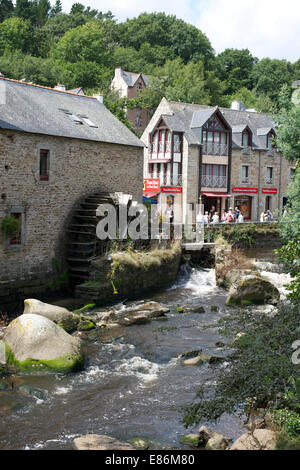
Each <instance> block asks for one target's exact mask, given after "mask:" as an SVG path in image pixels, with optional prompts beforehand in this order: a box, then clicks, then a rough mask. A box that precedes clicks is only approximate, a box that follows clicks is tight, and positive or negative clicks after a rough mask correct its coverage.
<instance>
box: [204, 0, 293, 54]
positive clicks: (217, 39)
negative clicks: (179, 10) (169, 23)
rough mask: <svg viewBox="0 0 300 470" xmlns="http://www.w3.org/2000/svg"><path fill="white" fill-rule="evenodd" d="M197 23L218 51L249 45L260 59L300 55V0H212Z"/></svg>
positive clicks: (247, 46) (242, 47)
mask: <svg viewBox="0 0 300 470" xmlns="http://www.w3.org/2000/svg"><path fill="white" fill-rule="evenodd" d="M201 4H202V1H201ZM196 24H197V26H198V28H200V29H201V30H202V31H203V32H204V33H205V34H206V35H207V36H208V38H209V39H210V41H211V43H212V45H213V47H214V48H215V50H216V52H222V51H223V50H224V49H226V48H237V49H246V48H248V49H249V50H250V51H251V53H252V54H253V55H255V56H257V57H259V58H260V59H261V58H263V57H271V58H277V59H288V60H291V61H292V62H294V61H296V60H297V59H298V58H299V42H300V41H299V39H300V38H299V31H300V3H299V0H284V1H282V0H240V1H238V0H210V1H209V2H207V4H206V6H205V7H204V10H203V11H202V14H201V15H200V17H199V20H198V21H197V23H196Z"/></svg>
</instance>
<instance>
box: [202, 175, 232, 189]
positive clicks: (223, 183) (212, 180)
mask: <svg viewBox="0 0 300 470" xmlns="http://www.w3.org/2000/svg"><path fill="white" fill-rule="evenodd" d="M201 186H202V187H204V188H227V176H213V175H202V178H201Z"/></svg>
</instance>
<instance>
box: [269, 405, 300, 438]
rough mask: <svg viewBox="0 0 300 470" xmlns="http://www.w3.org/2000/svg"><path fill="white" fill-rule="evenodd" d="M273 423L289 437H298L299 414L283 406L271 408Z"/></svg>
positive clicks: (299, 429) (299, 426)
mask: <svg viewBox="0 0 300 470" xmlns="http://www.w3.org/2000/svg"><path fill="white" fill-rule="evenodd" d="M273 416H274V418H273V420H272V421H273V424H274V426H275V427H276V428H279V429H281V430H282V431H284V433H285V434H286V435H287V436H289V437H292V438H293V437H298V436H299V435H300V414H299V413H297V412H295V411H292V410H289V409H287V408H283V409H281V410H273ZM299 438H300V436H299Z"/></svg>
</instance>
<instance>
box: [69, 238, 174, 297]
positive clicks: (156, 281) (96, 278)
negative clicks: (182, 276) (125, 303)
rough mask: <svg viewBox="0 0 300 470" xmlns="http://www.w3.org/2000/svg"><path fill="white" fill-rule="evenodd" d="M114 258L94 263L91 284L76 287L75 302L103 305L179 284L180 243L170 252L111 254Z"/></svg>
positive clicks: (166, 249) (89, 282)
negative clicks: (175, 283)
mask: <svg viewBox="0 0 300 470" xmlns="http://www.w3.org/2000/svg"><path fill="white" fill-rule="evenodd" d="M111 258H112V259H111V260H107V259H106V258H103V257H102V258H96V259H95V260H94V261H92V263H91V270H90V276H89V281H87V282H85V283H84V284H81V285H78V286H76V291H75V296H76V298H78V299H82V301H83V303H95V304H97V305H103V304H107V303H109V302H117V301H121V300H122V299H124V298H127V299H135V298H138V297H141V296H142V295H144V294H146V293H147V292H153V291H154V290H158V289H162V288H166V287H168V286H169V285H170V284H171V283H172V282H174V281H175V280H176V277H177V274H178V270H179V266H180V261H181V248H180V243H177V244H175V245H173V246H172V247H171V248H162V249H155V250H150V251H140V252H126V251H123V252H117V253H112V254H111Z"/></svg>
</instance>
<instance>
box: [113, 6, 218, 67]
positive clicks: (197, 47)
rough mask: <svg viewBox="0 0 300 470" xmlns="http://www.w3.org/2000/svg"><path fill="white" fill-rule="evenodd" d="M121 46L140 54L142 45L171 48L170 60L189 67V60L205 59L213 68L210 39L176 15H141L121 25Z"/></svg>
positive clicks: (206, 64) (205, 63) (207, 64)
mask: <svg viewBox="0 0 300 470" xmlns="http://www.w3.org/2000/svg"><path fill="white" fill-rule="evenodd" d="M118 37H119V43H120V45H122V46H123V47H130V46H131V47H134V48H135V49H136V50H137V51H139V50H140V49H141V47H142V45H143V44H145V43H148V44H149V45H150V46H151V47H154V46H162V47H165V48H168V49H169V51H170V52H169V53H170V56H169V58H175V57H176V56H179V57H180V58H182V60H183V61H184V63H185V64H186V63H187V62H189V61H190V60H192V61H194V62H198V61H199V60H202V61H203V63H204V65H205V67H209V68H211V66H212V61H213V60H214V53H213V48H212V46H211V44H210V41H209V40H208V38H207V37H206V36H205V34H203V33H202V32H201V31H200V30H199V29H198V28H196V27H195V26H192V25H189V24H187V23H185V22H184V21H183V20H180V19H178V18H176V16H175V15H166V14H165V13H142V14H141V15H139V16H138V17H137V18H132V19H130V20H127V21H126V22H124V23H120V24H119V25H118Z"/></svg>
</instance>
